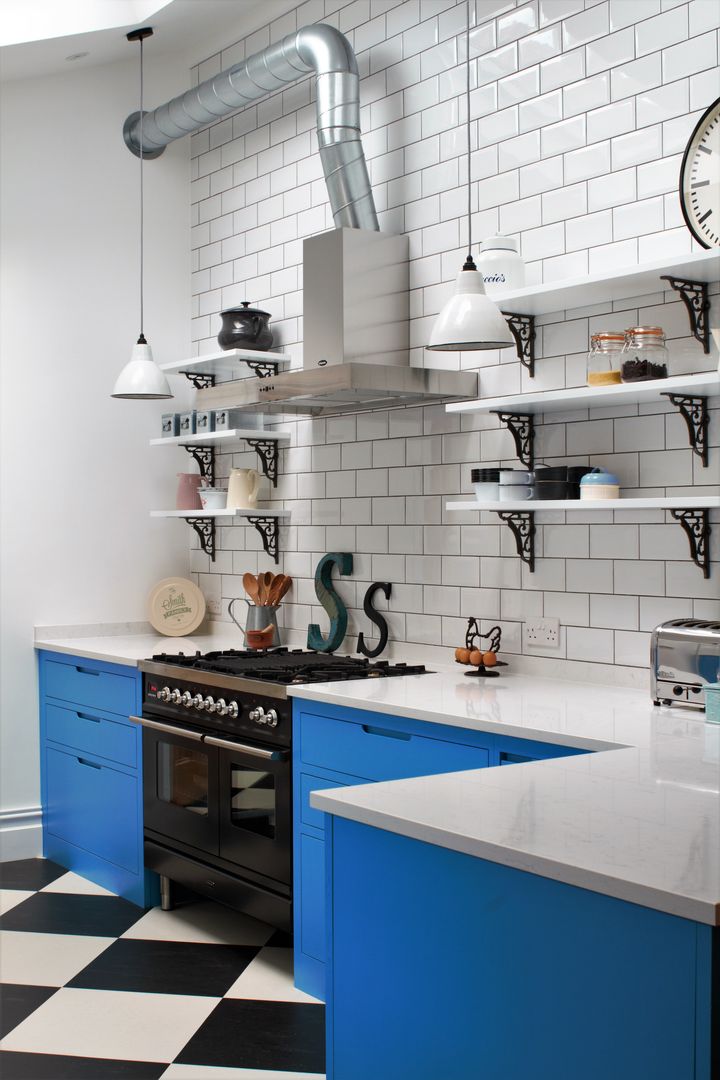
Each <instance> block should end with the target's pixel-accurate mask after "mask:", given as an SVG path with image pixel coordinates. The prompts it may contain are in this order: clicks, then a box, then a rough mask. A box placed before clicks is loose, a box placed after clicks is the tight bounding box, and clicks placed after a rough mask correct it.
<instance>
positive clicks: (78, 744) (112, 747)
mask: <svg viewBox="0 0 720 1080" xmlns="http://www.w3.org/2000/svg"><path fill="white" fill-rule="evenodd" d="M45 736H46V738H47V739H49V740H50V742H56V743H60V744H61V745H62V746H72V747H73V748H74V749H75V750H82V751H84V752H86V753H88V754H94V755H95V756H96V757H102V758H107V759H108V760H109V761H116V762H118V764H119V765H127V766H129V767H130V768H131V769H134V768H136V767H137V737H138V733H137V731H136V729H135V728H134V727H132V726H131V725H130V724H123V723H120V722H119V721H117V720H110V719H109V718H108V717H106V716H101V715H100V713H99V712H95V713H92V712H86V711H83V710H81V709H70V708H62V707H61V706H59V705H50V704H48V705H47V706H46V709H45Z"/></svg>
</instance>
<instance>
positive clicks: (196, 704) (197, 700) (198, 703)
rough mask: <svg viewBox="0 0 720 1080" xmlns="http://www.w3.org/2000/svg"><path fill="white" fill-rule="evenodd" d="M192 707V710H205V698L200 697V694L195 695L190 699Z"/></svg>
mask: <svg viewBox="0 0 720 1080" xmlns="http://www.w3.org/2000/svg"><path fill="white" fill-rule="evenodd" d="M192 706H193V708H194V709H197V710H198V711H199V712H202V710H203V709H204V708H205V698H204V697H203V696H202V694H196V695H195V697H194V698H193V699H192Z"/></svg>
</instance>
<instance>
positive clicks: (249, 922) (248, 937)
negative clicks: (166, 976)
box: [122, 901, 275, 945]
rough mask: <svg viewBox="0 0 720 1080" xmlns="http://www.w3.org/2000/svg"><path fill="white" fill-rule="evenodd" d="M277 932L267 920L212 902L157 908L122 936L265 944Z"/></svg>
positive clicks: (165, 939) (235, 943)
mask: <svg viewBox="0 0 720 1080" xmlns="http://www.w3.org/2000/svg"><path fill="white" fill-rule="evenodd" d="M274 933H275V931H274V930H273V928H272V927H271V926H266V925H265V923H261V922H258V921H257V920H256V919H251V918H249V917H248V916H247V915H242V914H241V913H240V912H238V911H231V910H230V908H225V907H222V906H221V905H220V904H215V903H213V902H212V901H208V902H207V903H200V904H188V905H186V906H185V907H180V908H177V909H176V910H175V911H163V910H162V909H161V908H159V907H157V908H153V909H152V910H151V911H148V913H147V915H144V916H143V917H142V918H141V919H138V921H137V922H136V923H134V925H133V926H131V927H130V929H129V930H127V931H126V932H125V933H124V934H123V935H122V936H123V937H126V938H150V939H152V940H153V941H199V942H204V943H206V944H210V945H264V944H265V942H266V941H269V940H270V938H271V937H272V935H273V934H274Z"/></svg>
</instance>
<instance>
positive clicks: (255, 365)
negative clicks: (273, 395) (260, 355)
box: [245, 360, 278, 379]
mask: <svg viewBox="0 0 720 1080" xmlns="http://www.w3.org/2000/svg"><path fill="white" fill-rule="evenodd" d="M245 363H246V364H247V366H248V367H249V368H250V369H251V371H254V372H255V374H256V375H257V377H258V378H259V379H269V378H270V376H271V375H277V373H278V364H277V360H246V361H245Z"/></svg>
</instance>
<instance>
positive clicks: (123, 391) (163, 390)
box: [112, 26, 174, 401]
mask: <svg viewBox="0 0 720 1080" xmlns="http://www.w3.org/2000/svg"><path fill="white" fill-rule="evenodd" d="M151 34H152V30H151V29H150V27H149V26H146V27H144V28H143V29H142V30H133V31H132V32H131V33H129V34H128V35H127V39H128V41H139V42H140V152H139V154H138V157H139V158H140V336H139V337H138V339H137V344H136V345H133V351H132V356H131V357H130V360H129V361H128V363H127V364H126V365H125V367H124V368H123V369H122V371H121V372H120V374H119V376H118V378H117V382H116V383H115V387H114V389H113V392H112V396H113V397H114V398H125V399H130V400H135V401H153V400H157V399H162V398H171V397H173V396H174V395H173V392H172V390H171V389H170V384H169V383H168V381H167V379H166V378H165V376H164V375H163V373H162V371H160V368H159V367H157V365H156V364H155V361H154V360H153V354H152V349H151V348H150V346H149V345H148V343H147V341H146V340H145V335H144V333H143V319H144V232H145V200H144V191H143V158H144V152H143V127H142V125H143V39H144V38H146V37H150V35H151Z"/></svg>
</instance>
